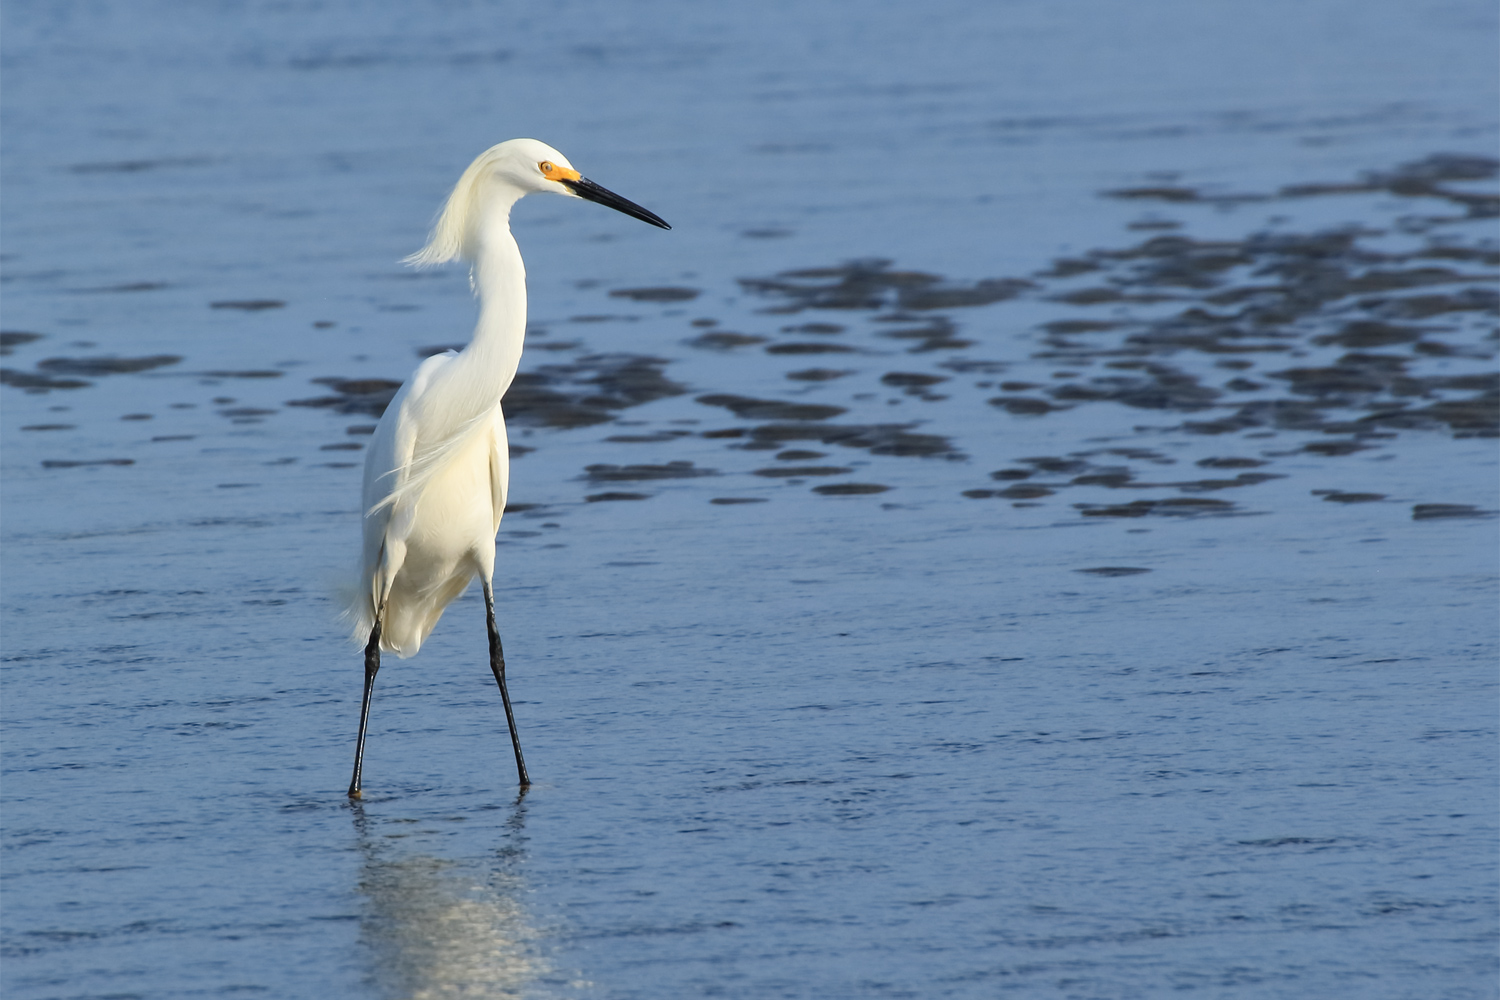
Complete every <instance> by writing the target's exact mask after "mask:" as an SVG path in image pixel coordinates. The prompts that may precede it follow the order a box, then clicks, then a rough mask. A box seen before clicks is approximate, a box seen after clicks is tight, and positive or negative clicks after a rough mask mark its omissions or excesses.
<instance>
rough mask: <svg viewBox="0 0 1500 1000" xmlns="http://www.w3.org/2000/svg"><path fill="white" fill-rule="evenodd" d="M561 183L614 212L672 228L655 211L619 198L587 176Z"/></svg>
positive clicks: (664, 227)
mask: <svg viewBox="0 0 1500 1000" xmlns="http://www.w3.org/2000/svg"><path fill="white" fill-rule="evenodd" d="M562 183H563V184H566V185H567V186H568V187H570V188H572V190H573V193H574V194H576V195H577V196H578V197H580V198H585V199H587V200H589V201H592V202H597V203H598V204H600V205H603V206H604V207H606V208H612V209H614V210H615V211H616V212H624V213H625V214H626V215H628V216H630V217H631V218H632V219H640V220H641V221H642V222H649V223H651V224H652V225H653V226H660V227H661V228H663V229H671V228H672V227H671V226H669V225H667V224H666V222H664V221H663V220H662V218H661V216H659V215H657V214H656V213H655V212H648V211H646V210H645V209H644V208H642V207H641V206H639V205H637V204H636V203H635V202H633V201H626V200H625V199H624V198H621V197H620V196H619V195H617V194H615V193H614V192H613V191H610V190H608V189H606V188H602V187H600V186H599V185H597V184H595V183H594V182H593V181H591V180H589V179H588V178H587V177H580V178H578V180H576V181H563V182H562Z"/></svg>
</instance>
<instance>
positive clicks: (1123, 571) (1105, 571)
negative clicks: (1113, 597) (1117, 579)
mask: <svg viewBox="0 0 1500 1000" xmlns="http://www.w3.org/2000/svg"><path fill="white" fill-rule="evenodd" d="M1073 572H1075V573H1088V574H1089V575H1090V576H1138V575H1139V574H1141V573H1149V572H1151V571H1150V570H1149V569H1142V568H1141V567H1139V566H1095V567H1093V568H1091V569H1075V570H1074V571H1073Z"/></svg>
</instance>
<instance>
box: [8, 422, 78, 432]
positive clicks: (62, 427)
mask: <svg viewBox="0 0 1500 1000" xmlns="http://www.w3.org/2000/svg"><path fill="white" fill-rule="evenodd" d="M77 428H78V425H77V424H27V425H26V426H25V427H22V428H21V430H23V431H71V430H76V429H77Z"/></svg>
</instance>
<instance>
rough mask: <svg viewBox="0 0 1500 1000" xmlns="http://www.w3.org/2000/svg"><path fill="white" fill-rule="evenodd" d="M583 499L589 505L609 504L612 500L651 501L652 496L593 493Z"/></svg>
mask: <svg viewBox="0 0 1500 1000" xmlns="http://www.w3.org/2000/svg"><path fill="white" fill-rule="evenodd" d="M583 499H584V500H586V501H588V502H589V503H602V502H607V501H610V500H649V499H651V494H649V493H618V492H610V493H591V494H589V495H588V496H586V497H584V498H583Z"/></svg>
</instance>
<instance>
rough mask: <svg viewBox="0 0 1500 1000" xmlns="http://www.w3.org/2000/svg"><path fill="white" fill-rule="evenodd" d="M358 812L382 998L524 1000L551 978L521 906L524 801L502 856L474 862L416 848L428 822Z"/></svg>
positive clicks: (363, 931) (365, 918) (357, 808)
mask: <svg viewBox="0 0 1500 1000" xmlns="http://www.w3.org/2000/svg"><path fill="white" fill-rule="evenodd" d="M350 811H351V815H352V817H353V821H354V831H355V836H356V838H357V843H358V845H359V849H360V851H361V853H362V854H363V855H364V863H363V866H362V868H361V872H360V881H359V892H360V894H361V895H362V896H364V898H365V907H364V913H363V914H362V916H361V921H360V938H361V941H362V943H363V944H364V946H365V947H366V948H367V949H368V950H369V952H368V953H369V956H370V958H371V960H372V970H371V971H372V973H373V978H374V979H375V980H376V981H377V984H378V985H379V987H380V988H381V992H382V993H389V994H390V995H393V996H401V997H429V996H430V997H445V996H459V997H470V996H473V997H491V996H496V997H505V996H519V995H522V994H523V993H525V992H526V991H527V987H528V986H530V985H532V984H534V983H535V982H536V981H537V979H538V978H539V977H541V976H542V975H544V974H545V973H546V972H547V966H546V964H545V963H544V962H543V960H542V959H541V958H540V957H539V956H538V955H537V953H536V943H537V941H536V939H537V934H536V931H535V929H534V928H533V926H532V924H531V922H530V919H529V915H528V914H527V912H526V910H525V908H524V907H523V906H522V904H521V899H522V898H523V890H524V887H523V885H522V883H521V879H520V875H519V868H520V862H522V861H524V857H525V854H524V848H523V847H522V846H521V845H522V842H523V840H524V837H523V835H522V830H523V828H524V825H525V814H524V810H523V807H522V804H521V801H520V799H519V798H518V799H517V801H516V803H515V804H514V805H513V806H512V807H511V815H510V817H509V818H508V821H507V822H506V824H505V827H504V833H503V834H502V837H503V839H504V841H505V842H504V843H503V844H502V845H501V846H500V848H499V851H498V855H495V854H491V855H488V856H486V857H482V858H472V859H454V860H450V859H446V858H440V857H435V856H433V855H431V854H425V853H421V852H419V851H414V850H412V849H411V848H413V847H416V846H417V843H416V842H418V841H419V838H420V834H421V830H422V828H423V827H424V826H426V825H427V824H426V822H425V820H426V817H423V818H422V820H419V821H418V822H415V823H413V822H411V821H410V819H411V818H410V817H405V816H401V817H396V816H383V815H381V816H377V815H371V814H367V813H366V812H365V807H364V806H363V805H362V804H361V803H359V802H357V801H356V802H351V803H350ZM382 812H383V810H382ZM486 815H488V816H493V815H494V814H493V813H487V814H486ZM393 834H398V835H400V836H397V837H393V836H392V835H393Z"/></svg>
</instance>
